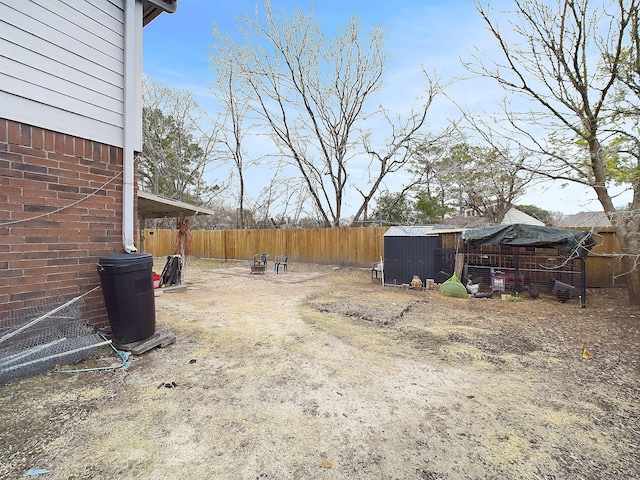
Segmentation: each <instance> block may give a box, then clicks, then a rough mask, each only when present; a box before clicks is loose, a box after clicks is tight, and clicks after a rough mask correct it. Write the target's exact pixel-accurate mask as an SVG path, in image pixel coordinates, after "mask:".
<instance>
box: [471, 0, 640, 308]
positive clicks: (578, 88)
mask: <svg viewBox="0 0 640 480" xmlns="http://www.w3.org/2000/svg"><path fill="white" fill-rule="evenodd" d="M514 5H515V12H514V13H513V16H511V17H508V18H507V19H505V22H504V23H500V24H499V23H498V21H497V20H495V19H493V18H492V12H491V10H490V8H489V7H484V6H482V5H479V4H478V5H477V9H478V11H479V12H480V14H481V15H482V18H483V19H484V20H485V22H486V25H487V26H488V28H489V30H490V31H491V33H493V35H494V36H495V38H496V40H497V42H498V46H499V48H500V51H501V53H502V57H503V60H502V61H498V60H493V61H491V60H487V59H483V58H482V57H477V58H476V59H475V62H473V63H469V64H467V67H468V68H469V70H470V71H472V72H474V73H478V74H481V75H483V76H485V77H487V78H490V79H493V80H495V81H496V82H497V83H498V84H499V85H500V86H502V87H503V88H504V89H505V90H506V92H508V93H509V94H510V95H512V94H515V96H513V97H511V98H509V101H508V102H506V103H505V113H506V118H507V123H506V124H501V125H499V127H500V128H502V129H504V130H503V134H504V132H508V133H507V135H509V136H511V138H512V139H516V138H517V139H520V143H521V145H522V146H524V147H526V148H528V149H530V150H531V151H532V152H533V153H535V154H537V156H536V158H537V159H538V160H537V163H535V164H533V163H532V164H529V165H528V166H527V167H526V168H528V169H530V170H532V171H535V172H536V173H538V174H540V175H543V176H545V177H546V178H550V179H556V180H563V181H570V182H576V183H579V184H581V185H585V186H588V187H590V188H592V189H593V191H594V192H595V194H596V196H597V198H598V200H599V202H600V204H601V205H602V208H603V209H604V211H605V212H606V213H607V215H608V216H609V218H610V219H611V221H612V223H613V225H614V227H615V229H616V233H617V235H618V238H619V239H620V242H621V246H622V253H623V255H624V263H625V265H626V267H627V271H628V272H629V273H628V277H627V284H628V288H629V297H630V300H631V302H632V303H633V304H635V305H640V270H639V269H638V268H637V266H638V261H639V252H640V221H639V220H640V215H639V212H640V210H639V209H640V175H639V174H638V171H639V167H638V155H637V152H638V145H637V144H636V145H635V146H634V145H632V143H633V142H631V143H629V142H628V140H629V139H630V138H635V137H636V135H633V133H634V132H635V133H637V125H638V122H637V116H636V118H632V117H630V116H626V117H625V116H624V115H623V114H622V112H621V111H620V109H619V102H620V98H621V97H624V96H625V95H626V93H625V92H626V91H628V88H629V86H628V85H625V83H624V82H622V81H620V75H621V68H623V67H624V65H625V61H627V60H628V59H629V51H630V49H629V48H625V42H626V41H631V42H632V44H633V42H634V38H637V36H636V37H634V34H633V31H634V29H633V25H637V16H638V12H637V10H638V4H637V1H636V0H616V1H612V2H610V3H602V2H590V1H589V0H558V2H557V4H554V5H551V4H549V3H548V2H542V1H540V0H514ZM503 29H506V30H504V31H503ZM636 32H637V31H636ZM636 46H637V43H636ZM634 54H635V55H637V49H636V50H635V53H634ZM633 64H634V63H633V61H632V62H629V63H627V64H626V65H633ZM636 78H637V77H636ZM621 91H622V92H623V93H622V95H621V93H620V92H621ZM519 98H520V99H523V100H528V101H529V102H531V103H530V105H532V106H531V107H530V108H526V109H525V108H515V107H514V105H517V103H518V99H519ZM483 129H484V130H485V132H491V133H492V134H494V135H497V134H498V133H499V129H497V128H496V124H493V125H492V124H488V123H486V124H484V125H483ZM634 129H635V130H634ZM623 143H626V144H627V147H626V148H620V146H621V144H623ZM629 146H630V148H629ZM616 185H624V186H626V187H627V188H628V189H631V190H632V191H633V200H632V202H631V204H630V205H629V208H622V209H619V210H618V209H617V208H616V206H615V205H614V201H615V195H616V193H615V192H616V190H615V189H614V188H613V187H614V186H616Z"/></svg>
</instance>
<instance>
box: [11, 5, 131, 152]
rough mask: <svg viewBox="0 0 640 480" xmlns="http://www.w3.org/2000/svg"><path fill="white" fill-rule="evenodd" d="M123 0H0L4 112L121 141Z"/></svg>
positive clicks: (62, 129) (80, 133) (51, 127)
mask: <svg viewBox="0 0 640 480" xmlns="http://www.w3.org/2000/svg"><path fill="white" fill-rule="evenodd" d="M124 2H125V0H20V1H12V0H0V117H3V118H8V119H10V120H15V121H19V122H24V123H28V124H31V125H35V126H38V127H42V128H46V129H49V130H53V131H57V132H62V133H68V134H71V135H76V136H79V137H83V138H87V139H91V140H95V141H99V142H103V143H106V144H109V145H115V146H119V147H122V143H123V128H124V119H123V112H124V106H123V100H124V64H123V60H124V52H123V48H124V38H123V34H124V23H123V22H124ZM137 7H139V8H137V9H136V11H138V12H139V13H140V14H139V17H140V22H139V28H137V29H136V30H137V37H138V38H137V40H136V46H137V51H136V53H137V55H136V58H137V60H138V63H139V64H140V65H141V58H140V57H141V51H142V48H141V47H142V44H141V39H142V11H141V8H140V7H141V6H140V5H139V4H138V5H137ZM137 70H138V71H141V68H138V69H137ZM140 75H141V73H140ZM140 82H141V78H139V79H137V81H136V83H137V84H140ZM135 123H136V126H138V125H140V122H139V118H137V119H136V122H135ZM136 130H138V128H136ZM139 140H140V139H139V136H138V138H136V145H137V146H139Z"/></svg>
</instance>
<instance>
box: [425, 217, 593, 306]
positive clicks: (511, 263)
mask: <svg viewBox="0 0 640 480" xmlns="http://www.w3.org/2000/svg"><path fill="white" fill-rule="evenodd" d="M460 239H462V240H463V241H464V243H463V245H462V253H464V267H463V275H462V276H463V278H462V281H463V283H466V282H467V281H469V280H470V281H471V283H475V284H477V283H479V284H480V286H481V290H482V291H511V292H513V293H514V294H516V295H517V294H519V293H520V292H523V291H530V292H533V291H534V290H537V291H538V292H546V293H547V294H551V295H554V296H557V297H558V298H559V299H560V300H562V301H567V300H569V299H571V298H573V297H574V296H578V297H579V300H580V306H581V307H584V306H585V305H586V257H587V254H588V252H589V251H590V250H591V248H593V246H594V245H595V240H593V238H592V237H591V235H590V234H588V233H585V232H578V231H572V230H563V229H557V228H550V227H532V226H528V225H527V226H525V225H518V224H516V225H511V226H497V227H487V228H482V229H472V230H467V231H465V232H463V233H462V234H461V235H460V238H459V239H458V240H460ZM459 243H460V242H459V241H456V244H459ZM458 253H459V252H458V249H457V248H456V249H452V248H448V249H438V250H436V251H435V267H436V271H437V272H440V273H439V274H437V276H436V281H437V282H438V283H441V282H442V281H444V280H445V279H446V278H448V276H450V275H451V272H453V271H454V270H455V267H456V256H457V254H458Z"/></svg>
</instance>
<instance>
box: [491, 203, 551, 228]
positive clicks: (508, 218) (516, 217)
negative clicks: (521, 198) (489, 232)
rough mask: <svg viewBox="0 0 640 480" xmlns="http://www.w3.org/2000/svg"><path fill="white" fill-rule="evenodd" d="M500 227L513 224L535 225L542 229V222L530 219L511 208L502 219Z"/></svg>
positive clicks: (530, 217)
mask: <svg viewBox="0 0 640 480" xmlns="http://www.w3.org/2000/svg"><path fill="white" fill-rule="evenodd" d="M500 223H501V225H512V224H514V223H522V224H525V225H537V226H539V227H544V222H541V221H540V220H538V219H537V218H534V217H532V216H531V215H529V214H527V213H524V212H523V211H521V210H518V209H517V208H515V207H511V208H510V209H509V211H508V212H507V213H505V214H504V218H503V219H502V222H500Z"/></svg>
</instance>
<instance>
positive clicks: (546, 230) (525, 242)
mask: <svg viewBox="0 0 640 480" xmlns="http://www.w3.org/2000/svg"><path fill="white" fill-rule="evenodd" d="M461 235H462V239H463V240H464V242H465V243H468V244H475V245H510V246H513V247H540V248H556V249H558V250H560V251H561V252H564V253H566V254H567V255H568V256H570V257H580V258H583V259H584V258H586V257H587V254H588V253H589V251H590V250H591V249H592V248H593V247H594V246H595V245H596V241H595V239H594V238H593V237H592V235H591V234H590V233H588V232H581V231H577V230H565V229H562V228H553V227H540V226H537V225H525V224H522V223H516V224H513V225H496V226H495V227H482V228H474V229H471V230H465V231H464V232H462V234H461Z"/></svg>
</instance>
